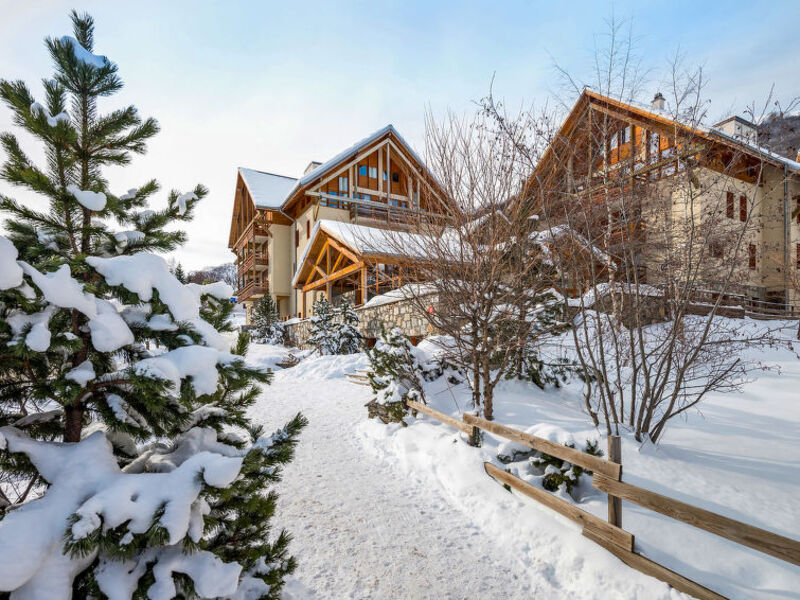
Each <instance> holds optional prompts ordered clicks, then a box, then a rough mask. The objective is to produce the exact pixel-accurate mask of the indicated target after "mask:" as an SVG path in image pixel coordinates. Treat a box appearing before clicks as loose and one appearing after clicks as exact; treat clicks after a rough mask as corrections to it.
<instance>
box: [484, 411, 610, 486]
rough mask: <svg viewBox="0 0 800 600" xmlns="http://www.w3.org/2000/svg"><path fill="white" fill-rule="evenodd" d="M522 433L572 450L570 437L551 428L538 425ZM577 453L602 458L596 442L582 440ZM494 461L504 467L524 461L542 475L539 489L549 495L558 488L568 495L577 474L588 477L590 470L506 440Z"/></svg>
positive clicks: (572, 445) (566, 433)
mask: <svg viewBox="0 0 800 600" xmlns="http://www.w3.org/2000/svg"><path fill="white" fill-rule="evenodd" d="M525 433H528V434H530V435H535V436H537V437H541V438H544V439H546V440H549V441H551V442H554V443H556V444H562V445H563V446H566V447H567V448H575V440H574V438H573V437H572V434H571V433H569V432H568V431H565V430H564V429H562V428H560V427H556V426H555V425H550V424H548V423H538V424H536V425H534V426H532V427H529V428H528V429H526V430H525ZM581 450H583V451H584V452H586V453H587V454H591V455H593V456H603V451H602V450H600V448H599V446H598V443H597V440H586V443H585V444H584V446H583V448H581ZM497 458H498V460H499V461H500V462H502V463H505V464H509V463H512V462H519V461H528V462H529V463H530V465H531V466H532V467H533V469H534V470H535V471H536V472H537V473H538V474H539V475H541V476H542V487H543V488H544V489H546V490H548V491H550V492H555V491H558V490H559V489H562V490H563V491H565V492H566V493H568V494H571V493H572V489H573V488H574V487H575V486H576V485H577V484H578V481H579V478H580V476H581V475H584V474H585V475H589V476H591V475H592V472H591V471H589V470H587V469H584V468H583V467H579V466H578V465H573V464H571V463H569V462H567V461H564V460H562V459H560V458H556V457H555V456H551V455H549V454H545V453H544V452H539V451H536V450H533V449H532V448H531V447H530V446H526V445H524V444H520V443H519V442H511V441H508V442H504V443H502V444H500V447H499V448H498V449H497Z"/></svg>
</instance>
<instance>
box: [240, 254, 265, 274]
mask: <svg viewBox="0 0 800 600" xmlns="http://www.w3.org/2000/svg"><path fill="white" fill-rule="evenodd" d="M267 265H269V253H268V252H262V251H260V250H257V251H255V252H250V253H248V254H247V256H245V257H244V258H242V259H240V260H238V261H237V263H236V266H237V267H238V269H239V272H240V273H244V272H247V271H250V270H252V269H253V267H255V266H259V267H266V266H267Z"/></svg>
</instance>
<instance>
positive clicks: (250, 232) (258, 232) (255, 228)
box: [234, 219, 269, 248]
mask: <svg viewBox="0 0 800 600" xmlns="http://www.w3.org/2000/svg"><path fill="white" fill-rule="evenodd" d="M255 236H261V237H267V236H269V226H268V225H267V226H264V225H263V224H262V223H259V222H258V221H256V220H255V219H253V220H252V221H250V223H249V224H248V225H247V227H245V228H244V231H242V233H241V235H239V238H238V239H237V240H236V243H235V244H234V248H241V247H242V245H243V244H244V243H245V242H247V241H248V240H250V239H251V238H253V237H255Z"/></svg>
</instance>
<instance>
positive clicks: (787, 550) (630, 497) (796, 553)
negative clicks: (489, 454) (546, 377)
mask: <svg viewBox="0 0 800 600" xmlns="http://www.w3.org/2000/svg"><path fill="white" fill-rule="evenodd" d="M407 404H408V406H409V408H411V409H412V410H413V411H417V412H420V413H423V414H425V415H428V416H429V417H431V418H433V419H436V420H437V421H441V422H442V423H445V424H447V425H449V426H451V427H454V428H455V429H458V430H459V431H462V432H464V433H466V434H468V435H470V436H473V437H474V436H476V433H477V430H479V429H480V430H483V431H488V432H489V433H493V434H495V435H498V436H501V437H504V438H506V439H509V440H512V441H514V442H517V443H520V444H523V445H525V446H528V447H529V448H532V449H534V450H538V451H540V452H544V453H546V454H549V455H551V456H555V457H557V458H560V459H562V460H565V461H568V462H570V463H572V464H574V465H578V466H580V467H583V468H585V469H588V470H590V471H592V472H593V476H592V486H593V487H594V488H596V489H598V490H600V491H603V492H605V493H606V494H607V495H608V520H604V519H601V518H600V517H598V516H597V515H593V514H591V513H589V512H587V511H585V510H583V509H581V508H579V507H578V506H575V505H574V504H572V503H570V502H568V501H566V500H564V499H562V498H559V497H558V496H555V495H553V494H551V493H550V492H548V491H546V490H544V489H543V488H540V487H538V486H534V485H531V484H530V483H528V482H527V481H524V480H522V479H520V478H519V477H516V476H514V475H512V474H511V473H507V472H506V471H504V470H503V469H500V468H498V467H496V466H495V465H493V464H491V463H488V462H487V463H484V469H485V470H486V473H487V474H488V475H490V476H491V477H493V478H494V479H496V480H497V481H499V482H501V483H503V484H505V485H507V486H509V487H510V488H513V489H515V490H517V491H519V492H521V493H523V494H525V495H526V496H528V497H529V498H532V499H534V500H536V501H538V502H540V503H542V504H544V505H545V506H547V507H548V508H551V509H553V510H555V511H556V512H558V513H559V514H561V515H563V516H565V517H567V518H568V519H571V520H572V521H575V522H576V523H579V524H580V525H581V526H582V527H583V531H582V533H583V535H584V536H585V537H587V538H589V539H590V540H592V541H594V542H596V543H597V544H599V545H601V546H603V547H604V548H605V549H606V550H608V551H609V552H611V553H612V554H614V555H616V556H617V557H618V558H619V559H620V560H622V562H624V563H625V564H627V565H628V566H630V567H632V568H634V569H636V570H638V571H641V572H642V573H645V574H647V575H650V576H652V577H656V578H658V579H660V580H661V581H664V582H666V583H668V584H669V585H671V586H672V587H674V588H675V589H677V590H679V591H681V592H685V593H687V594H691V595H692V596H695V597H697V598H700V599H701V600H706V599H709V600H726V599H725V597H724V596H721V595H720V594H718V593H716V592H714V591H713V590H710V589H708V588H706V587H704V586H702V585H700V584H699V583H697V582H695V581H692V580H691V579H687V578H686V577H684V576H683V575H680V574H679V573H676V572H675V571H672V570H670V569H668V568H667V567H665V566H663V565H660V564H658V563H656V562H654V561H652V560H650V559H649V558H646V557H644V556H642V555H641V554H639V553H637V552H636V550H635V548H634V536H633V534H632V533H630V532H628V531H625V530H624V529H622V500H625V501H627V502H632V503H634V504H638V505H639V506H642V507H644V508H647V509H649V510H652V511H655V512H658V513H660V514H662V515H666V516H668V517H671V518H673V519H676V520H678V521H682V522H684V523H688V524H689V525H693V526H694V527H697V528H699V529H703V530H705V531H708V532H711V533H713V534H715V535H718V536H721V537H724V538H726V539H728V540H731V541H733V542H736V543H737V544H742V545H744V546H747V547H748V548H753V549H754V550H758V551H759V552H763V553H765V554H769V555H770V556H774V557H776V558H779V559H781V560H784V561H786V562H790V563H792V564H795V565H800V542H798V541H797V540H793V539H790V538H787V537H784V536H782V535H778V534H777V533H773V532H771V531H766V530H764V529H759V528H758V527H754V526H752V525H748V524H747V523H742V522H740V521H736V520H734V519H730V518H728V517H724V516H722V515H719V514H716V513H713V512H711V511H708V510H705V509H702V508H698V507H696V506H692V505H691V504H687V503H685V502H681V501H679V500H675V499H674V498H670V497H668V496H662V495H661V494H656V493H655V492H652V491H650V490H646V489H644V488H640V487H638V486H635V485H631V484H630V483H626V482H623V481H622V464H621V462H622V461H621V454H620V439H619V437H617V436H611V437H610V438H609V457H608V458H609V459H608V460H607V459H604V458H601V457H598V456H592V455H591V454H586V453H585V452H581V451H580V450H576V449H574V448H569V447H567V446H563V445H560V444H556V443H554V442H551V441H550V440H546V439H544V438H540V437H537V436H533V435H530V434H527V433H525V432H524V431H519V430H518V429H513V428H511V427H506V426H505V425H501V424H499V423H495V422H494V421H487V420H486V419H482V418H480V417H476V416H474V415H468V414H464V415H463V418H462V419H461V420H459V419H456V418H454V417H451V416H450V415H446V414H444V413H441V412H439V411H437V410H434V409H432V408H430V407H429V406H426V405H424V404H420V403H419V402H414V401H410V400H409V401H408V402H407Z"/></svg>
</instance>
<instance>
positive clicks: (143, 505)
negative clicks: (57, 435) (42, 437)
mask: <svg viewBox="0 0 800 600" xmlns="http://www.w3.org/2000/svg"><path fill="white" fill-rule="evenodd" d="M209 431H210V430H209ZM6 445H7V447H8V450H9V451H10V452H15V453H23V454H25V455H26V456H27V457H28V458H29V459H30V460H31V462H32V463H33V464H34V465H35V467H36V468H37V470H38V472H39V473H40V474H41V476H42V477H43V478H44V479H45V480H46V481H48V482H49V483H50V488H49V489H48V492H47V494H45V495H44V496H42V497H41V498H39V499H37V500H34V501H32V502H29V503H27V504H25V505H23V506H21V507H20V508H19V509H17V510H15V511H13V512H11V513H9V514H8V515H7V516H6V517H5V518H4V519H3V520H2V521H0V589H2V590H15V592H16V594H17V595H18V596H19V597H20V598H34V597H36V598H50V599H55V600H59V599H63V600H68V599H69V598H70V595H71V589H72V580H73V579H74V578H75V576H76V575H77V574H78V573H80V572H81V571H82V570H83V569H85V568H86V567H87V566H88V565H89V564H90V563H91V562H92V561H93V560H94V559H95V558H96V557H98V554H99V555H100V556H99V558H100V561H101V563H102V568H101V570H100V573H99V576H98V584H99V586H100V589H101V591H102V592H103V593H104V594H106V595H107V596H108V597H109V598H126V599H127V598H130V597H131V595H132V591H133V590H135V589H136V586H137V584H138V581H139V579H140V578H141V577H142V576H143V575H144V573H145V571H146V568H147V565H148V564H149V563H150V564H151V563H153V562H155V563H156V564H155V565H154V566H153V575H154V576H155V582H154V583H153V584H152V585H151V587H150V588H149V589H148V597H149V598H153V599H162V598H163V599H166V598H172V597H174V595H175V593H176V591H175V588H174V585H175V584H174V580H173V577H172V574H173V573H175V572H180V573H184V574H186V575H188V576H189V577H190V578H191V579H192V580H193V583H194V586H195V589H196V591H197V592H198V593H199V594H200V595H201V596H202V597H217V596H224V595H230V594H233V593H235V592H236V589H237V586H238V580H239V575H240V573H241V566H240V565H238V564H236V563H228V564H226V563H223V562H222V561H221V560H220V559H219V558H217V557H216V556H214V555H213V554H211V553H210V552H197V553H194V554H184V553H183V552H182V550H181V545H180V544H181V542H182V541H183V540H184V539H185V538H186V537H189V538H190V539H191V540H192V541H194V542H197V541H199V540H200V538H201V536H202V533H203V517H204V516H205V515H206V514H208V512H209V510H210V509H209V506H208V504H207V503H206V502H205V500H204V499H203V498H202V497H201V492H202V490H203V487H204V485H209V486H212V487H216V488H224V487H227V486H228V485H230V484H231V483H232V482H233V480H234V479H235V478H236V477H237V475H238V474H239V471H240V469H241V466H242V460H243V459H242V457H241V456H231V455H223V454H220V453H215V452H210V451H201V452H197V453H188V454H187V458H186V459H185V460H184V461H183V462H179V464H178V465H177V466H175V468H174V469H172V470H170V471H168V472H161V473H136V474H131V473H124V472H122V471H120V469H119V467H118V465H117V461H116V459H115V457H114V454H113V452H112V448H111V444H110V443H109V442H108V440H107V439H106V437H105V436H104V435H103V433H101V432H96V433H93V434H91V435H89V436H88V437H87V438H85V439H84V440H82V441H81V442H78V443H75V444H63V443H56V442H43V441H38V440H34V439H31V438H29V437H28V436H26V435H25V434H24V433H22V432H21V431H20V430H18V429H16V428H14V427H3V428H0V447H2V446H6ZM220 446H223V445H220ZM227 448H230V449H231V450H232V451H233V452H235V449H232V448H231V447H227ZM233 452H230V453H228V454H232V453H233ZM153 527H160V528H162V529H163V530H164V531H165V533H166V536H167V539H168V544H169V545H168V546H166V547H159V548H148V549H145V550H144V551H143V552H141V553H140V554H139V555H138V556H134V557H133V558H130V559H126V560H123V561H113V560H111V559H109V557H106V556H104V555H103V554H102V550H100V549H99V547H100V545H99V544H98V543H93V544H89V545H84V544H82V542H85V541H95V540H96V535H97V534H98V533H99V535H100V536H101V537H102V536H106V535H109V534H111V533H113V535H120V534H122V535H123V537H122V542H123V544H125V545H127V544H128V543H130V542H132V541H133V540H134V536H136V535H140V536H142V537H141V540H140V541H144V542H145V543H146V540H147V534H148V532H151V531H152V530H153ZM112 530H113V532H112ZM65 534H66V539H67V545H68V547H69V546H71V547H72V548H73V549H74V550H75V551H74V552H70V551H67V552H65V551H64V546H63V544H64V537H65ZM89 538H91V539H89Z"/></svg>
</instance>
